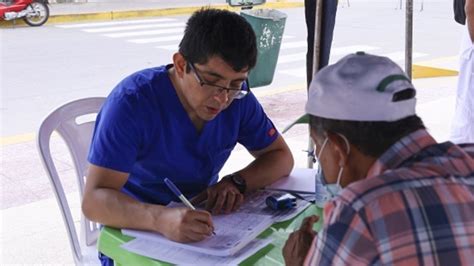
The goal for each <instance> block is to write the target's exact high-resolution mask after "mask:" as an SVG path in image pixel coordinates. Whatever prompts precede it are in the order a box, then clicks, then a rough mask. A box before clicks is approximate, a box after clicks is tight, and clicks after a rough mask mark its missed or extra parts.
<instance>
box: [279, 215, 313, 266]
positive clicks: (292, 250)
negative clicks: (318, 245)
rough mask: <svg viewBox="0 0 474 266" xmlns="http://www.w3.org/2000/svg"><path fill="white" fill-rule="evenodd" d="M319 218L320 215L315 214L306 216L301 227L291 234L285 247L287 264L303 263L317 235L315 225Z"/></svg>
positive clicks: (284, 255) (284, 252)
mask: <svg viewBox="0 0 474 266" xmlns="http://www.w3.org/2000/svg"><path fill="white" fill-rule="evenodd" d="M318 220H319V217H318V216H315V215H312V216H309V217H306V218H305V219H304V220H303V223H302V224H301V227H300V229H298V230H296V231H294V232H293V233H291V234H290V237H289V238H288V240H287V241H286V243H285V246H284V247H283V257H284V258H285V264H286V265H292V266H293V265H295V266H299V265H303V262H304V260H305V258H306V255H307V254H308V251H309V249H310V247H311V243H312V242H313V239H314V237H315V236H316V232H315V231H314V230H313V225H314V223H315V222H317V221H318Z"/></svg>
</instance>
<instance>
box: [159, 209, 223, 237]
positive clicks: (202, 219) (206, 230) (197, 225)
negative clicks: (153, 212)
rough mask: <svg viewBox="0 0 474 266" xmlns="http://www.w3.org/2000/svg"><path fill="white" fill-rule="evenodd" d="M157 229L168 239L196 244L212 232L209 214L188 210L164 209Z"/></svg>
mask: <svg viewBox="0 0 474 266" xmlns="http://www.w3.org/2000/svg"><path fill="white" fill-rule="evenodd" d="M159 221H160V224H158V225H157V227H158V228H162V230H160V232H161V233H162V234H163V235H164V236H165V237H166V238H168V239H171V240H173V241H177V242H182V243H185V242H197V241H201V240H203V239H205V238H207V237H209V236H210V235H211V234H212V232H213V231H214V225H213V223H212V219H211V214H210V213H209V212H207V211H199V210H192V209H189V208H166V209H165V210H164V211H163V213H162V214H161V219H160V220H159Z"/></svg>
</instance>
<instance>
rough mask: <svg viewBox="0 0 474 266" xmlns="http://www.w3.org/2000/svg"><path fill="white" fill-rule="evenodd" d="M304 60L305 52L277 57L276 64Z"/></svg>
mask: <svg viewBox="0 0 474 266" xmlns="http://www.w3.org/2000/svg"><path fill="white" fill-rule="evenodd" d="M304 60H306V52H304V53H295V54H285V55H280V56H278V64H285V63H290V62H297V61H304Z"/></svg>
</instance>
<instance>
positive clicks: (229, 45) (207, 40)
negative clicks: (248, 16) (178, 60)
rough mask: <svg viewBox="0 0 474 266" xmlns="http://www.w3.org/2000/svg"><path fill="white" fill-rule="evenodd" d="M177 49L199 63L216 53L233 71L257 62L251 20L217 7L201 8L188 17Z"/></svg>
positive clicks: (249, 66) (187, 58) (187, 57)
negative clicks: (249, 21)
mask: <svg viewBox="0 0 474 266" xmlns="http://www.w3.org/2000/svg"><path fill="white" fill-rule="evenodd" d="M179 52H180V53H181V54H182V55H183V56H184V58H185V59H186V60H187V61H189V62H191V63H198V64H205V63H207V61H208V60H209V58H210V57H212V56H219V57H220V58H222V59H223V60H224V61H225V62H226V63H227V64H229V65H230V66H231V67H232V68H233V69H234V70H235V71H242V70H243V69H246V68H247V69H248V70H250V69H251V68H253V67H254V66H255V64H256V62H257V42H256V37H255V33H254V31H253V30H252V27H251V26H250V24H249V23H248V22H247V21H246V20H245V19H244V18H243V17H241V16H239V15H238V14H236V13H233V12H230V11H227V10H220V9H211V8H203V9H201V10H199V11H196V12H195V13H194V14H193V15H192V16H191V17H190V18H189V20H188V22H187V24H186V29H185V30H184V36H183V39H182V40H181V42H180V44H179ZM186 71H189V68H186Z"/></svg>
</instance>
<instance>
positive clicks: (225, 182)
mask: <svg viewBox="0 0 474 266" xmlns="http://www.w3.org/2000/svg"><path fill="white" fill-rule="evenodd" d="M205 200H206V210H208V211H211V212H212V213H213V214H219V213H221V212H224V213H230V212H233V211H236V210H237V209H238V208H239V207H240V205H242V202H243V201H244V195H243V194H242V193H240V191H239V190H238V189H237V187H236V186H235V185H234V183H232V181H231V180H230V179H228V178H223V179H222V180H221V181H220V182H219V183H217V184H215V185H213V186H210V187H208V188H207V189H206V190H204V191H203V192H201V193H200V194H199V195H197V196H196V197H194V198H193V199H192V200H191V202H192V203H193V204H199V203H201V202H203V201H205Z"/></svg>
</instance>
